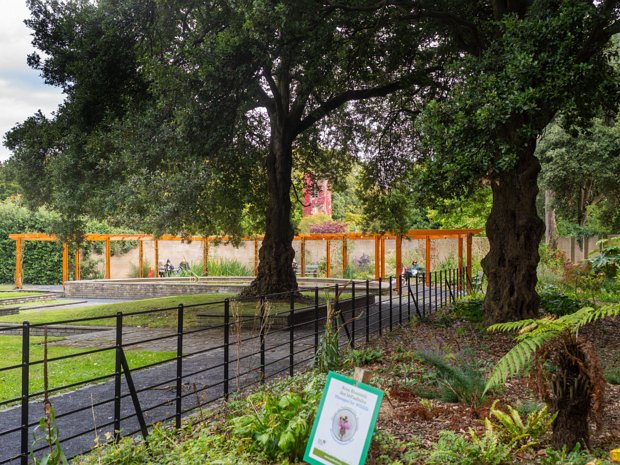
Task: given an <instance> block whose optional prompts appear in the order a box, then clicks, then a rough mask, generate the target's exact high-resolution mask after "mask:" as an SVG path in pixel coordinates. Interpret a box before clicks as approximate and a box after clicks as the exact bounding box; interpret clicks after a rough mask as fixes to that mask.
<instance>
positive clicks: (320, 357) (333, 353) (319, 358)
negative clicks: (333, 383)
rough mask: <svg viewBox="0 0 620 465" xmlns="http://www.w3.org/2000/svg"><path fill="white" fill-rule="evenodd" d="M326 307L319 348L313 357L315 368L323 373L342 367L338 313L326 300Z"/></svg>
mask: <svg viewBox="0 0 620 465" xmlns="http://www.w3.org/2000/svg"><path fill="white" fill-rule="evenodd" d="M326 305H327V318H326V319H325V331H323V336H321V340H320V341H319V347H318V348H317V351H316V355H315V357H314V365H315V367H316V368H317V369H318V370H319V371H321V372H324V373H327V372H328V371H336V370H339V369H340V368H341V367H342V354H341V353H340V327H339V326H338V312H337V311H336V309H335V306H334V305H332V303H331V301H330V300H329V299H327V303H326Z"/></svg>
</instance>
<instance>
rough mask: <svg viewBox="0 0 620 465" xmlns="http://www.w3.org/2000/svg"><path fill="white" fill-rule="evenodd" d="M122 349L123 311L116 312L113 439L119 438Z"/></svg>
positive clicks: (116, 440)
mask: <svg viewBox="0 0 620 465" xmlns="http://www.w3.org/2000/svg"><path fill="white" fill-rule="evenodd" d="M122 350H123V312H117V313H116V364H115V368H114V441H115V442H119V441H120V439H121V381H122V379H121V370H122V365H121V363H122V360H121V357H122V355H123V354H122Z"/></svg>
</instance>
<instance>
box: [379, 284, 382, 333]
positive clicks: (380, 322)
mask: <svg viewBox="0 0 620 465" xmlns="http://www.w3.org/2000/svg"><path fill="white" fill-rule="evenodd" d="M381 299H383V296H382V295H381V277H379V336H381V332H382V330H383V314H382V312H381Z"/></svg>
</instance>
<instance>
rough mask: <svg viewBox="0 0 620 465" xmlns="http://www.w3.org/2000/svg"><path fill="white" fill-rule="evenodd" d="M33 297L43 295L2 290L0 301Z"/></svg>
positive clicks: (0, 291)
mask: <svg viewBox="0 0 620 465" xmlns="http://www.w3.org/2000/svg"><path fill="white" fill-rule="evenodd" d="M33 295H41V293H40V292H19V291H13V292H11V291H3V290H0V300H2V299H12V298H15V297H30V296H33Z"/></svg>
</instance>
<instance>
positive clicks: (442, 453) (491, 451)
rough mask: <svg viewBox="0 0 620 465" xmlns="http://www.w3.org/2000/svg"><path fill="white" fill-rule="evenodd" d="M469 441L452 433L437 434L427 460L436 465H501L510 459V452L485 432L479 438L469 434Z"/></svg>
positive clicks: (490, 433) (460, 435)
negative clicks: (437, 437)
mask: <svg viewBox="0 0 620 465" xmlns="http://www.w3.org/2000/svg"><path fill="white" fill-rule="evenodd" d="M470 434H471V436H470V439H468V438H467V437H466V436H465V435H463V434H456V433H454V432H452V431H442V432H441V433H439V440H438V441H437V442H436V443H435V444H434V445H433V450H432V452H431V455H430V457H429V459H428V463H429V464H433V465H434V464H436V465H502V464H505V463H508V462H509V461H510V458H511V457H512V450H511V448H510V447H509V446H507V445H506V444H504V443H503V442H502V441H501V440H500V438H499V436H498V435H497V434H495V433H493V432H491V431H485V432H484V434H483V435H482V436H481V437H478V436H476V435H475V434H473V432H472V433H470Z"/></svg>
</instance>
